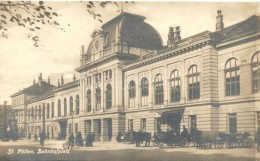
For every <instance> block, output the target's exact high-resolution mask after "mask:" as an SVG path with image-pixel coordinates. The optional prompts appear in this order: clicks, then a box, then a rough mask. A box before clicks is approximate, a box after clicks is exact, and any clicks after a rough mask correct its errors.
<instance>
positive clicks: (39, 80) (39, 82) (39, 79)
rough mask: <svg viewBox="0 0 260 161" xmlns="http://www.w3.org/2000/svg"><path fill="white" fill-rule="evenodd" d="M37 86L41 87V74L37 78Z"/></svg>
mask: <svg viewBox="0 0 260 161" xmlns="http://www.w3.org/2000/svg"><path fill="white" fill-rule="evenodd" d="M38 84H39V86H41V85H42V73H40V75H39V77H38Z"/></svg>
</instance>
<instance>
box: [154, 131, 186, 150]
mask: <svg viewBox="0 0 260 161" xmlns="http://www.w3.org/2000/svg"><path fill="white" fill-rule="evenodd" d="M153 145H154V146H158V147H160V148H163V147H164V146H179V147H187V146H189V137H188V136H185V135H178V134H176V133H174V131H160V132H157V133H155V134H154V136H153Z"/></svg>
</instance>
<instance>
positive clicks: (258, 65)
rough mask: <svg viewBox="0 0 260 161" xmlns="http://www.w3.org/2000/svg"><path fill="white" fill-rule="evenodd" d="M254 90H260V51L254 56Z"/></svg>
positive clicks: (255, 91) (254, 91)
mask: <svg viewBox="0 0 260 161" xmlns="http://www.w3.org/2000/svg"><path fill="white" fill-rule="evenodd" d="M252 91H253V93H257V92H260V52H258V53H256V54H254V56H253V58H252Z"/></svg>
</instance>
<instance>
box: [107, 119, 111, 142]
mask: <svg viewBox="0 0 260 161" xmlns="http://www.w3.org/2000/svg"><path fill="white" fill-rule="evenodd" d="M107 123H108V140H109V141H111V139H112V119H108V120H107Z"/></svg>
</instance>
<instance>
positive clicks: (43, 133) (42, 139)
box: [40, 131, 45, 147]
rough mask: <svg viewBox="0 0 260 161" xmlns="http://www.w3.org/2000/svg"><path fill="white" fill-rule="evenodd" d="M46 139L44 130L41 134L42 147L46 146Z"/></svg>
mask: <svg viewBox="0 0 260 161" xmlns="http://www.w3.org/2000/svg"><path fill="white" fill-rule="evenodd" d="M44 139H45V132H44V131H42V132H41V134H40V145H41V147H43V146H44Z"/></svg>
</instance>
